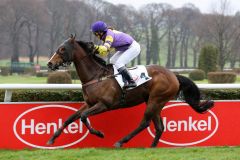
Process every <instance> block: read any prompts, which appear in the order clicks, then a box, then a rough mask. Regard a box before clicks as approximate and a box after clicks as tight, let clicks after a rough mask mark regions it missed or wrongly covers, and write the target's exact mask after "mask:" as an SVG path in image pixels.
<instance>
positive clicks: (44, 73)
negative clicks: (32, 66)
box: [36, 72, 48, 77]
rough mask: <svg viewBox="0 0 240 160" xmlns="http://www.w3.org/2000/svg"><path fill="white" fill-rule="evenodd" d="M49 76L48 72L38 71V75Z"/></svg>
mask: <svg viewBox="0 0 240 160" xmlns="http://www.w3.org/2000/svg"><path fill="white" fill-rule="evenodd" d="M47 76H48V72H37V73H36V77H47Z"/></svg>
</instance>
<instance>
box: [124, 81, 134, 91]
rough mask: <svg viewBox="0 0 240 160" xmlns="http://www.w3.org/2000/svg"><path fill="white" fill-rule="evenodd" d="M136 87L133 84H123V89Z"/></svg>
mask: <svg viewBox="0 0 240 160" xmlns="http://www.w3.org/2000/svg"><path fill="white" fill-rule="evenodd" d="M135 87H137V84H136V83H135V82H132V83H128V84H124V86H123V88H124V89H130V88H135Z"/></svg>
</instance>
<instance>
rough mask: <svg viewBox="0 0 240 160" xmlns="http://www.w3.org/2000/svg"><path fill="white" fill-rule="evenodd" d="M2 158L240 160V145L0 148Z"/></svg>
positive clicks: (38, 159)
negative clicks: (131, 147)
mask: <svg viewBox="0 0 240 160" xmlns="http://www.w3.org/2000/svg"><path fill="white" fill-rule="evenodd" d="M0 160H240V147H202V148H157V149H151V148H148V149H144V148H139V149H95V148H89V149H86V148H85V149H69V150H67V149H61V150H32V151H30V150H21V151H10V150H0Z"/></svg>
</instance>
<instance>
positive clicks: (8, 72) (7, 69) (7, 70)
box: [1, 67, 10, 76]
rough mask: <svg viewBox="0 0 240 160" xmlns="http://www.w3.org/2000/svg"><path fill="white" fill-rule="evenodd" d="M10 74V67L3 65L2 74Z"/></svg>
mask: <svg viewBox="0 0 240 160" xmlns="http://www.w3.org/2000/svg"><path fill="white" fill-rule="evenodd" d="M9 74H10V68H9V67H1V75H2V76H8V75H9Z"/></svg>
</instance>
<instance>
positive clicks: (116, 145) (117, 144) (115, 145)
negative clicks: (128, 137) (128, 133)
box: [114, 142, 122, 148]
mask: <svg viewBox="0 0 240 160" xmlns="http://www.w3.org/2000/svg"><path fill="white" fill-rule="evenodd" d="M114 147H116V148H121V147H122V144H121V143H120V142H117V143H115V144H114Z"/></svg>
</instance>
